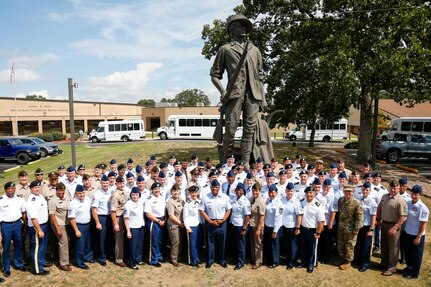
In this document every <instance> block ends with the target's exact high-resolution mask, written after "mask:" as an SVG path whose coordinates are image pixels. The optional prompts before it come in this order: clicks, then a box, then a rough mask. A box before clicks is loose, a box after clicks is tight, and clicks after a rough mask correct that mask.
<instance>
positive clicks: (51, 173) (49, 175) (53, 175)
mask: <svg viewBox="0 0 431 287" xmlns="http://www.w3.org/2000/svg"><path fill="white" fill-rule="evenodd" d="M48 178H49V179H51V178H58V173H57V172H55V171H51V172H50V173H48Z"/></svg>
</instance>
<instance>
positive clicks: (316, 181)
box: [313, 177, 322, 185]
mask: <svg viewBox="0 0 431 287" xmlns="http://www.w3.org/2000/svg"><path fill="white" fill-rule="evenodd" d="M313 184H316V185H321V184H322V183H321V181H320V179H319V178H318V177H316V178H315V179H314V181H313Z"/></svg>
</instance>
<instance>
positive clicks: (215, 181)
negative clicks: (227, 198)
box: [211, 179, 220, 186]
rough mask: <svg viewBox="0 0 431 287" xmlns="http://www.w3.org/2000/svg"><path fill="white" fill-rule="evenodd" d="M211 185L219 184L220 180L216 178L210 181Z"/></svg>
mask: <svg viewBox="0 0 431 287" xmlns="http://www.w3.org/2000/svg"><path fill="white" fill-rule="evenodd" d="M211 186H220V182H219V181H218V180H217V179H214V180H213V181H211Z"/></svg>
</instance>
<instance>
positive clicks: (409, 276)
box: [403, 274, 418, 279]
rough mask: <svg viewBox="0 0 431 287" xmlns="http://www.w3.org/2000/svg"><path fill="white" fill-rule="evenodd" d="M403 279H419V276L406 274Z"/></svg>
mask: <svg viewBox="0 0 431 287" xmlns="http://www.w3.org/2000/svg"><path fill="white" fill-rule="evenodd" d="M403 277H404V278H406V279H418V276H415V275H412V274H404V275H403Z"/></svg>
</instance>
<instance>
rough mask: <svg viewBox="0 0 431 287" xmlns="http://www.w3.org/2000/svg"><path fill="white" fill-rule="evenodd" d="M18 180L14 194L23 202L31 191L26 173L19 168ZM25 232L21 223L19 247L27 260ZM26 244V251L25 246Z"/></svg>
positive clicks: (25, 225) (24, 226)
mask: <svg viewBox="0 0 431 287" xmlns="http://www.w3.org/2000/svg"><path fill="white" fill-rule="evenodd" d="M18 181H19V183H18V184H17V185H16V188H15V195H16V196H18V197H21V198H22V199H24V201H25V202H27V199H28V197H29V196H30V194H31V191H30V183H29V181H28V173H27V172H26V171H25V170H21V171H20V172H19V173H18ZM27 234H28V227H27V224H23V230H22V240H21V242H22V246H21V247H22V248H21V249H22V258H23V260H24V261H25V260H27V255H28V254H30V253H29V252H28V250H29V247H28V246H30V241H29V237H28V236H27ZM26 245H27V251H26V247H25V246H26Z"/></svg>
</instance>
